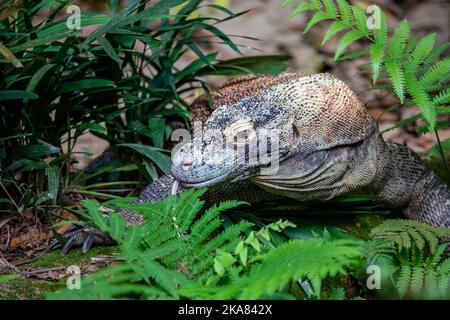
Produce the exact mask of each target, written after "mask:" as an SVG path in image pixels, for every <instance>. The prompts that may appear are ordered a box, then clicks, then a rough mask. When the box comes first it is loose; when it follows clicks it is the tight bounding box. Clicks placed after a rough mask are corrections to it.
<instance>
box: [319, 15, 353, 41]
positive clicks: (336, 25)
mask: <svg viewBox="0 0 450 320" xmlns="http://www.w3.org/2000/svg"><path fill="white" fill-rule="evenodd" d="M346 28H347V26H346V25H345V24H343V23H342V22H341V21H335V22H333V23H332V24H331V25H330V27H329V28H328V30H327V31H326V33H325V35H324V36H323V40H322V44H321V45H324V44H325V42H327V41H328V40H330V39H331V38H332V37H333V36H334V35H336V34H337V33H338V32H340V31H342V30H344V29H346Z"/></svg>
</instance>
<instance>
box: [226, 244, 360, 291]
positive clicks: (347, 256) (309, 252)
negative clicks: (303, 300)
mask: <svg viewBox="0 0 450 320" xmlns="http://www.w3.org/2000/svg"><path fill="white" fill-rule="evenodd" d="M361 255H362V247H361V242H359V241H356V240H333V241H326V240H323V239H320V238H317V239H311V240H291V241H289V242H286V243H284V244H282V245H280V246H278V247H277V248H275V249H273V250H271V251H269V252H268V253H267V254H266V255H265V256H264V257H263V261H262V264H261V266H260V267H259V268H255V269H253V271H252V272H251V274H250V275H249V277H247V278H246V279H242V281H238V282H236V283H234V284H232V285H230V286H229V287H225V288H223V290H222V292H221V295H220V298H222V299H226V298H230V297H233V296H235V295H238V297H239V298H240V299H257V298H259V297H260V296H261V295H262V294H268V295H270V294H272V293H274V292H276V291H278V290H280V289H282V288H283V287H284V286H285V285H286V284H287V283H288V282H289V280H291V279H294V280H297V279H301V278H305V277H307V278H309V279H316V280H317V279H323V278H325V277H326V276H328V275H330V276H334V275H336V274H338V273H341V274H344V273H345V267H347V266H350V265H354V264H356V263H358V258H359V257H360V256H361ZM280 265H282V266H285V268H283V270H282V271H280V268H279V266H280Z"/></svg>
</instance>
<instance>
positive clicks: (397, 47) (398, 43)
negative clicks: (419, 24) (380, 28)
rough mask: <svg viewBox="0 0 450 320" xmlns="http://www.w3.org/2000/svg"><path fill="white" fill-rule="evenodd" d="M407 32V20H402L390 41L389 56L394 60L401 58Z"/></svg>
mask: <svg viewBox="0 0 450 320" xmlns="http://www.w3.org/2000/svg"><path fill="white" fill-rule="evenodd" d="M408 34H409V23H408V21H407V20H402V21H401V22H400V23H399V24H398V26H397V28H396V29H395V31H394V34H393V35H392V39H391V42H390V54H389V55H390V57H391V58H392V59H394V60H400V59H402V54H403V50H404V49H405V45H406V41H407V39H408Z"/></svg>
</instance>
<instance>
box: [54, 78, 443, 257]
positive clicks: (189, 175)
mask: <svg viewBox="0 0 450 320" xmlns="http://www.w3.org/2000/svg"><path fill="white" fill-rule="evenodd" d="M211 99H212V103H213V106H214V107H215V110H214V111H213V112H212V113H210V112H209V108H208V103H207V100H206V98H205V97H200V98H198V99H197V100H196V101H195V102H194V103H193V105H192V107H191V109H192V112H193V115H194V117H193V118H194V120H200V121H205V120H206V122H205V123H204V125H203V129H204V131H203V132H204V136H203V137H194V139H193V140H192V141H191V142H189V143H187V144H185V145H184V146H182V147H181V148H180V149H179V150H178V151H177V152H176V153H175V154H174V156H173V164H172V170H171V173H172V175H169V176H163V177H161V178H159V179H158V180H156V181H155V182H153V183H152V184H151V185H149V186H148V187H147V188H146V189H145V190H144V191H143V192H142V193H141V195H140V197H139V199H138V200H137V202H138V203H144V202H152V201H157V200H161V199H164V198H165V197H166V196H167V195H168V194H170V193H171V192H175V193H176V192H178V193H179V192H180V191H181V190H183V189H184V188H191V187H194V188H196V187H209V188H208V190H207V192H206V193H205V194H204V197H205V200H206V201H207V202H209V203H214V202H219V201H222V200H226V199H236V200H244V201H248V202H250V203H256V202H258V201H261V200H273V199H278V198H283V197H288V198H294V199H297V200H311V199H330V198H333V197H335V196H338V195H342V194H344V193H348V192H371V193H373V194H376V195H379V196H381V197H382V198H383V199H384V201H385V202H386V204H387V205H389V206H390V207H393V208H401V209H402V210H403V212H404V214H405V216H406V217H408V218H411V219H415V220H419V221H422V222H425V223H428V224H430V225H434V226H441V227H450V188H449V187H448V186H447V185H446V184H445V183H444V182H443V181H442V180H441V179H440V178H439V177H438V176H437V175H436V174H435V173H433V172H432V171H431V170H430V169H428V168H427V167H426V166H425V164H424V163H423V162H422V161H421V160H420V159H419V157H418V156H417V155H416V154H415V153H414V152H412V151H411V150H409V149H408V148H406V147H404V146H401V145H398V144H395V143H391V142H385V141H384V140H383V138H382V137H381V134H380V132H379V129H378V126H377V124H376V122H375V121H374V120H373V119H372V117H371V116H370V115H369V114H368V112H367V111H366V109H365V107H364V105H363V104H362V103H361V101H360V100H359V99H358V97H357V96H356V94H355V93H354V92H353V91H352V90H350V88H349V87H348V86H347V85H345V84H344V83H343V82H342V81H340V80H339V79H337V78H335V77H333V76H331V75H329V74H313V75H307V74H299V73H284V74H281V75H278V76H275V77H269V76H260V77H251V78H246V79H237V80H234V81H232V82H230V83H228V84H226V85H225V86H224V87H222V88H220V89H219V90H218V91H216V92H213V93H212V95H211ZM275 129H276V130H278V131H274V130H275ZM264 130H265V131H266V132H267V131H269V132H277V133H278V134H277V137H278V146H277V147H276V145H275V143H274V142H276V140H272V138H271V139H270V140H269V143H267V144H266V149H267V150H268V152H267V156H266V157H261V158H263V159H259V157H257V159H256V161H255V159H253V161H248V159H249V155H251V154H252V152H254V151H255V149H257V150H256V151H257V152H261V148H262V145H264V143H256V141H257V140H258V138H257V137H258V136H261V134H262V133H263V131H264ZM217 133H218V134H217ZM222 133H224V134H226V136H227V137H230V136H231V139H228V140H226V141H228V142H227V145H228V148H223V147H221V146H222V145H221V143H222V142H223V139H222V137H221V136H222ZM271 137H272V136H271ZM221 139H222V140H221ZM230 143H231V146H230ZM242 146H244V149H240V150H244V151H245V152H241V153H239V152H230V150H234V149H237V147H242ZM258 148H259V149H258ZM272 149H274V150H272ZM195 150H196V151H198V152H197V153H195ZM277 150H278V157H279V168H278V170H274V171H273V172H272V173H271V174H267V172H264V174H263V171H261V169H264V168H265V169H266V171H267V169H268V166H270V165H271V164H270V163H269V162H268V161H269V160H270V159H271V158H272V156H273V155H274V154H276V151H277ZM198 154H200V155H201V156H202V159H200V160H199V159H198ZM253 154H254V153H253ZM268 159H269V160H268ZM272 159H275V158H274V157H273V158H272ZM178 183H179V187H178ZM121 214H122V215H123V216H124V217H125V220H126V221H127V223H128V224H130V223H142V221H143V218H142V216H139V215H136V214H134V213H132V212H129V211H122V212H121ZM66 237H67V239H69V240H68V241H67V243H66V245H65V246H64V248H63V250H62V254H65V253H66V252H67V251H68V250H69V249H70V247H71V246H73V245H81V244H83V248H82V250H83V251H84V252H85V251H87V250H89V248H90V247H91V245H92V244H93V243H109V242H111V240H110V239H109V238H108V237H106V236H104V235H101V234H100V233H99V232H98V231H96V230H94V229H93V228H90V227H87V228H84V229H79V230H75V231H72V232H69V233H67V234H66Z"/></svg>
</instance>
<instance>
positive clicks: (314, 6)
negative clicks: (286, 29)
mask: <svg viewBox="0 0 450 320" xmlns="http://www.w3.org/2000/svg"><path fill="white" fill-rule="evenodd" d="M321 8H322V3H321V2H320V1H318V0H316V1H311V2H306V1H302V2H301V3H300V4H299V5H298V6H297V7H296V8H295V9H294V10H292V11H291V13H289V15H288V18H292V17H295V16H297V15H299V14H300V13H303V12H305V11H309V10H314V11H318V10H320V9H321Z"/></svg>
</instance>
